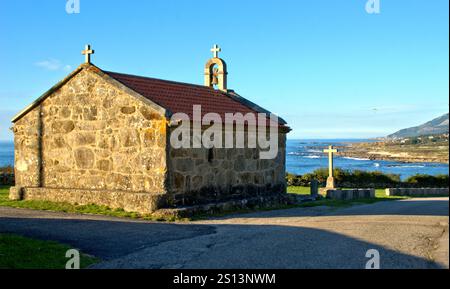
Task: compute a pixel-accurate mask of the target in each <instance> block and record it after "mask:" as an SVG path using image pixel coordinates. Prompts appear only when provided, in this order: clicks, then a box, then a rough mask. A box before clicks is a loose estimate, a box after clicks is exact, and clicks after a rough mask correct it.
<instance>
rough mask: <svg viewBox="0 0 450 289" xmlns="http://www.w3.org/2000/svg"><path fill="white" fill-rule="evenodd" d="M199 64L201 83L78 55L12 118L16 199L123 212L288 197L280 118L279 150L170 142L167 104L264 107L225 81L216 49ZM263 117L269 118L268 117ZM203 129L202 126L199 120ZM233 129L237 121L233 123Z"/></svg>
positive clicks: (171, 108)
mask: <svg viewBox="0 0 450 289" xmlns="http://www.w3.org/2000/svg"><path fill="white" fill-rule="evenodd" d="M211 51H212V52H213V53H214V54H213V57H212V58H211V59H209V60H208V61H207V63H206V65H205V70H204V85H196V84H188V83H181V82H175V81H168V80H161V79H156V78H149V77H143V76H135V75H128V74H123V73H117V72H110V71H105V70H102V69H100V68H98V67H97V66H95V65H93V64H92V63H91V55H92V54H93V53H94V51H93V50H92V49H91V48H90V46H89V45H87V46H86V49H85V50H84V51H83V52H82V53H83V54H84V55H85V63H83V64H81V65H80V66H79V67H78V68H77V69H75V70H74V71H73V72H72V73H70V74H69V75H68V76H67V77H66V78H64V79H63V80H62V81H60V82H59V83H57V84H56V85H55V86H53V87H52V88H50V89H49V90H48V91H47V92H45V93H44V94H43V95H42V96H40V97H39V98H38V99H36V100H35V101H34V102H33V103H32V104H30V105H29V106H28V107H26V108H25V109H24V110H22V111H21V112H20V113H18V114H17V115H16V116H15V117H14V118H13V120H12V122H13V127H12V130H13V132H14V145H15V179H16V184H15V186H14V187H12V188H11V190H10V198H11V199H15V200H21V199H27V200H48V201H55V202H68V203H72V204H97V205H104V206H108V207H110V208H122V209H124V210H126V211H132V212H139V213H152V212H155V211H156V210H159V209H170V208H184V207H193V206H205V205H207V204H219V203H226V202H230V201H237V202H240V203H242V204H249V205H261V204H264V203H266V202H274V201H280V200H283V198H284V197H285V196H286V182H285V154H286V134H287V133H288V132H289V131H290V128H289V127H288V126H287V124H286V122H285V121H283V120H282V119H281V118H278V123H276V124H275V125H277V126H278V152H277V154H276V156H275V157H274V158H273V159H261V158H260V157H259V155H260V151H261V149H260V148H259V147H257V148H205V147H202V148H174V147H173V146H171V145H170V141H169V140H170V135H171V133H172V132H173V131H174V129H176V128H177V125H178V123H177V122H174V121H173V120H171V117H172V116H173V115H174V114H175V113H179V112H183V113H186V114H187V115H189V116H191V115H192V108H193V106H194V105H201V108H202V114H206V113H210V112H215V113H217V114H219V115H223V114H225V113H236V112H239V113H242V114H246V113H265V114H268V113H269V111H267V110H265V109H263V108H261V107H259V106H258V105H256V104H254V103H252V102H251V101H249V100H247V99H245V98H243V97H241V96H240V95H238V94H237V93H236V92H235V91H233V90H230V89H228V88H227V76H228V72H227V66H226V63H225V61H224V60H222V59H221V58H219V57H218V53H219V52H220V48H219V47H218V46H217V45H216V46H214V48H213V49H212V50H211ZM267 125H270V124H267ZM202 129H205V127H202ZM237 129H238V128H236V130H237Z"/></svg>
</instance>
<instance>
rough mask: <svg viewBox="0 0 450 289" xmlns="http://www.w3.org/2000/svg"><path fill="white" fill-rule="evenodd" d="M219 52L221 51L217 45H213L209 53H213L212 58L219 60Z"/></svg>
mask: <svg viewBox="0 0 450 289" xmlns="http://www.w3.org/2000/svg"><path fill="white" fill-rule="evenodd" d="M221 51H222V49H221V48H220V47H219V45H217V44H214V46H213V48H211V52H212V53H213V57H214V58H219V52H221Z"/></svg>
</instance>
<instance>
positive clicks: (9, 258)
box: [0, 234, 99, 269]
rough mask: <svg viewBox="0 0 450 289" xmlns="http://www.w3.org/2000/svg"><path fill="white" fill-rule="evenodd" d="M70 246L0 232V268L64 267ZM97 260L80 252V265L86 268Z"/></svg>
mask: <svg viewBox="0 0 450 289" xmlns="http://www.w3.org/2000/svg"><path fill="white" fill-rule="evenodd" d="M69 249H72V248H71V247H70V246H67V245H63V244H60V243H57V242H53V241H42V240H35V239H30V238H25V237H21V236H17V235H12V234H0V269H64V268H65V266H66V262H67V261H68V260H69V258H66V252H67V250H69ZM98 261H99V260H98V259H96V258H94V257H91V256H88V255H85V254H80V267H81V268H86V267H88V266H89V265H92V264H95V263H97V262H98Z"/></svg>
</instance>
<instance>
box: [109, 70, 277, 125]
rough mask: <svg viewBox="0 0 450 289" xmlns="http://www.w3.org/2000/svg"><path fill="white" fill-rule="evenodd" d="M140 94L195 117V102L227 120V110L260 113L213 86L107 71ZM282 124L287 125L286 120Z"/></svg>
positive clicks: (208, 111)
mask: <svg viewBox="0 0 450 289" xmlns="http://www.w3.org/2000/svg"><path fill="white" fill-rule="evenodd" d="M103 72H104V73H106V74H107V75H109V76H111V77H112V78H114V79H115V80H117V81H119V82H120V83H122V84H123V85H125V86H127V87H128V88H130V89H132V90H134V91H135V92H137V93H139V94H140V95H142V96H144V97H146V98H148V99H149V100H151V101H153V102H154V103H156V104H158V105H160V106H161V107H163V108H165V109H167V110H169V111H170V112H171V113H172V114H175V113H179V112H182V113H185V114H187V115H188V116H189V117H190V118H191V119H192V110H193V106H194V105H201V109H202V117H203V115H205V114H207V113H210V112H214V113H218V114H219V115H220V116H221V117H222V119H223V120H224V119H225V113H237V112H240V113H242V114H244V115H245V114H246V113H249V112H251V113H259V112H262V111H258V110H257V109H256V108H254V107H251V106H250V105H246V104H245V103H243V102H242V101H239V100H237V99H236V97H233V96H232V95H230V94H229V93H225V92H223V91H220V90H215V89H213V88H211V87H207V86H202V85H195V84H189V83H181V82H175V81H168V80H162V79H156V78H149V77H142V76H135V75H128V74H122V73H116V72H109V71H103ZM279 125H281V126H284V125H283V123H282V122H279Z"/></svg>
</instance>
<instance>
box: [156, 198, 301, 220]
mask: <svg viewBox="0 0 450 289" xmlns="http://www.w3.org/2000/svg"><path fill="white" fill-rule="evenodd" d="M296 202H297V201H296V199H295V197H292V196H290V195H288V194H278V195H272V196H260V197H253V198H247V199H241V200H229V201H226V202H220V203H210V204H204V205H195V206H189V207H180V208H168V209H159V210H157V211H155V212H154V213H153V215H154V216H160V217H175V218H190V217H193V216H198V215H213V214H217V213H222V212H230V211H236V210H243V209H259V208H268V209H269V208H276V207H279V206H283V205H291V204H295V203H296Z"/></svg>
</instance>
